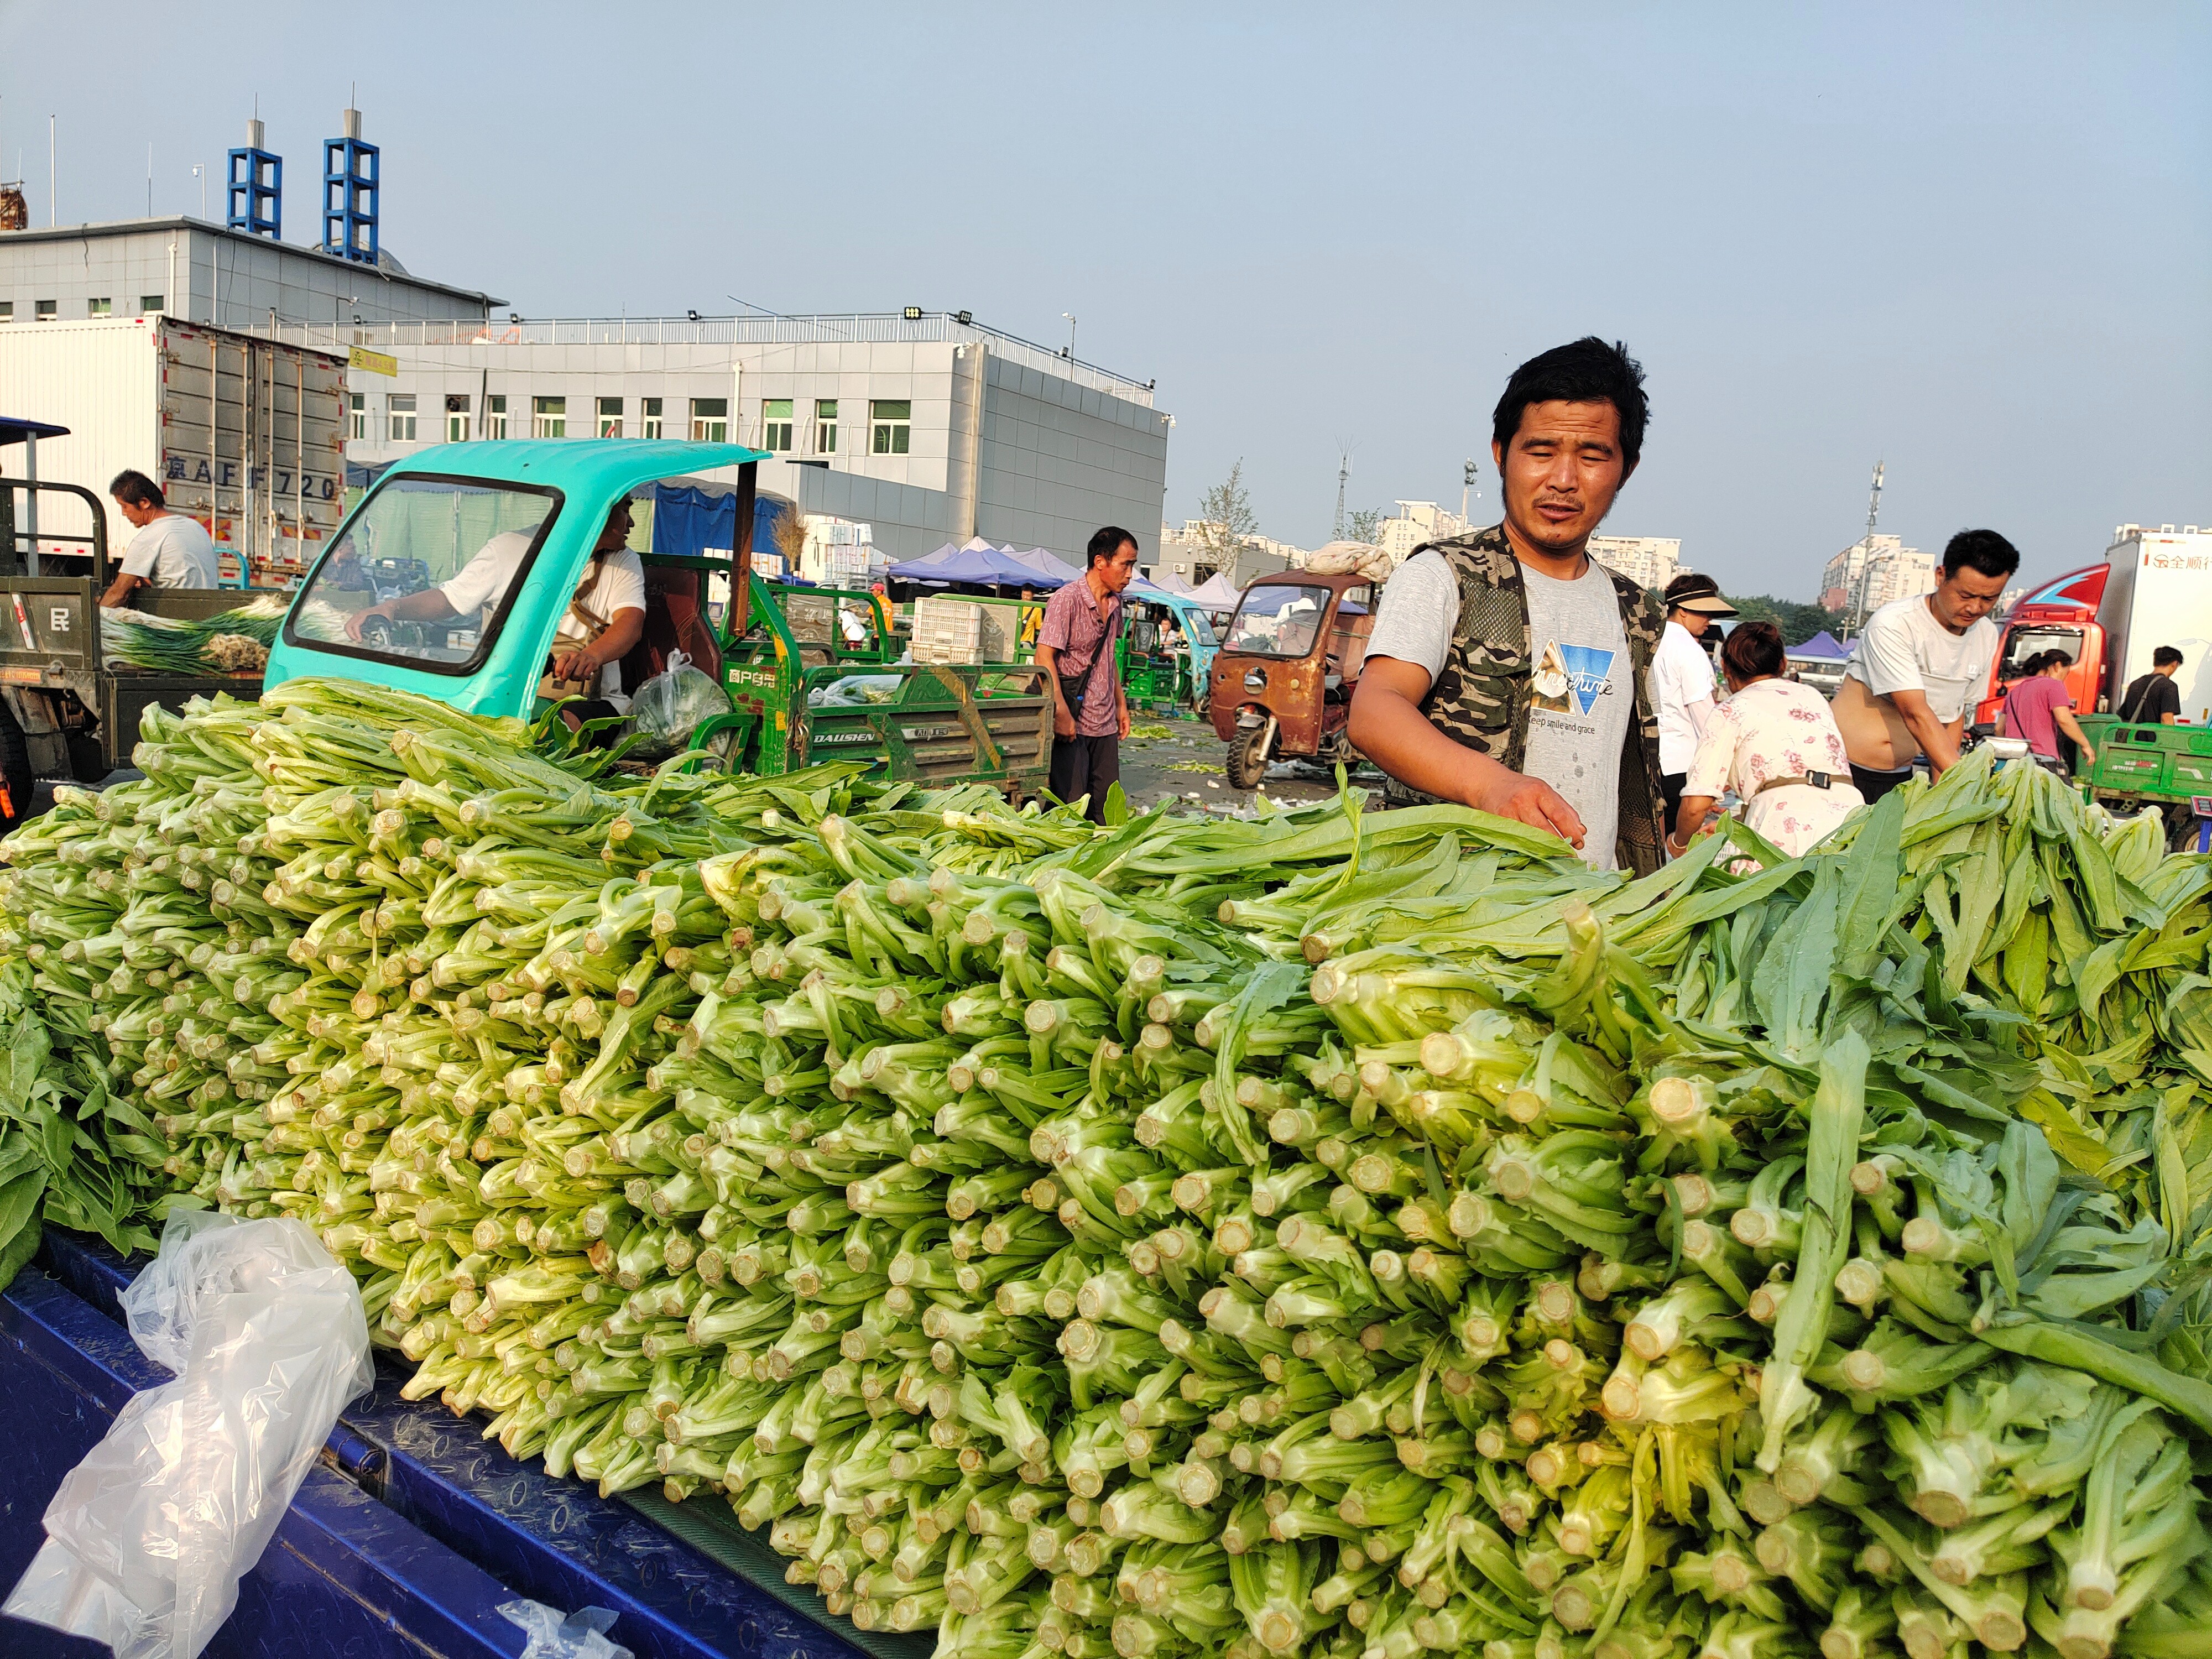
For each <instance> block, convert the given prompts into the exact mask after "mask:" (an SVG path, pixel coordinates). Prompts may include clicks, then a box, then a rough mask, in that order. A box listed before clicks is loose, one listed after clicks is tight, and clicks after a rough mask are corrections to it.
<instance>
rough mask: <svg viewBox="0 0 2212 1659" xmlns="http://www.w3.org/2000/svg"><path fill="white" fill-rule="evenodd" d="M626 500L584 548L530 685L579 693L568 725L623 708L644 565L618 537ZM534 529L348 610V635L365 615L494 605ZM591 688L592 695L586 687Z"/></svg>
mask: <svg viewBox="0 0 2212 1659" xmlns="http://www.w3.org/2000/svg"><path fill="white" fill-rule="evenodd" d="M629 527H630V507H629V501H628V500H627V499H624V500H623V501H617V502H616V503H615V505H614V510H613V511H612V512H611V513H608V514H607V521H606V524H605V526H604V527H603V528H602V529H601V530H600V532H599V540H598V542H597V543H595V544H593V546H592V562H590V563H589V564H587V565H586V566H585V567H584V576H583V580H581V581H580V582H578V583H577V584H576V592H575V596H574V598H573V599H570V600H569V601H568V612H567V614H566V615H564V616H563V617H562V618H561V625H560V626H559V627H558V628H556V629H554V633H553V655H552V657H551V658H550V660H549V661H548V663H547V665H546V676H545V678H544V681H543V682H541V683H540V684H539V686H538V693H539V695H540V696H548V697H571V696H574V697H582V698H584V699H586V700H585V701H583V702H574V703H571V704H569V706H568V708H566V709H565V710H564V711H562V712H563V716H564V718H565V719H566V720H568V724H569V725H570V726H580V725H581V724H582V723H583V722H584V721H586V720H605V719H608V718H610V717H611V716H613V715H616V714H622V713H624V712H625V711H626V710H627V709H628V708H629V698H628V697H626V696H623V687H622V668H621V665H622V659H623V657H625V656H627V655H628V654H629V651H630V648H631V647H634V646H635V645H636V643H637V642H638V641H639V639H640V638H641V637H642V636H643V635H644V632H645V565H644V562H642V561H641V560H640V559H639V557H638V556H637V555H636V554H635V553H633V552H631V551H630V550H629V549H628V548H627V547H625V546H624V545H623V544H624V543H625V542H627V541H628V540H629ZM533 534H534V532H532V531H529V530H509V531H506V532H502V533H501V534H499V535H496V536H495V537H493V538H491V539H490V540H489V541H488V542H486V543H485V544H483V547H482V548H481V549H479V550H477V555H476V556H475V557H474V558H472V559H471V560H470V561H469V562H467V563H466V564H465V565H463V566H462V567H461V568H460V571H459V574H456V575H455V576H454V577H453V580H451V581H448V582H444V583H441V584H440V585H439V586H435V587H426V588H424V589H422V592H418V593H404V594H402V595H400V596H399V597H398V599H386V600H383V601H381V602H380V603H379V604H376V605H370V606H368V608H367V609H366V610H363V611H356V613H355V614H354V615H352V616H351V617H348V618H347V619H346V625H345V627H346V634H347V635H348V637H349V638H352V639H356V640H358V639H359V638H361V637H362V623H364V622H366V621H367V620H368V618H369V617H386V618H389V619H392V620H396V621H400V622H427V623H442V622H450V621H453V620H455V619H457V618H459V617H468V616H471V615H474V614H477V613H479V612H481V611H483V609H484V608H485V607H486V606H487V605H497V604H498V603H499V601H500V599H501V596H502V595H504V594H505V593H506V592H507V587H508V586H509V585H510V584H511V583H512V582H513V580H514V573H515V568H516V567H517V566H519V565H520V563H521V562H522V560H523V556H524V555H526V553H528V552H529V551H530V544H531V542H532V538H533ZM594 693H596V694H597V695H596V696H594V695H593V694H594Z"/></svg>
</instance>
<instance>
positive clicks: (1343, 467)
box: [1329, 444, 1352, 542]
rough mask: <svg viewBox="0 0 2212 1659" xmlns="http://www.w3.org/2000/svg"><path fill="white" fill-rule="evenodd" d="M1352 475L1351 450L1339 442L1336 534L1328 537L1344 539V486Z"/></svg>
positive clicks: (1337, 453) (1333, 539)
mask: <svg viewBox="0 0 2212 1659" xmlns="http://www.w3.org/2000/svg"><path fill="white" fill-rule="evenodd" d="M1351 477H1352V452H1351V451H1350V450H1348V449H1346V448H1345V447H1344V446H1343V445H1341V444H1339V445H1338V446H1337V450H1336V534H1335V535H1334V536H1333V537H1331V538H1329V539H1330V540H1332V541H1339V542H1340V541H1342V540H1343V539H1344V486H1345V484H1346V482H1347V481H1349V480H1350V478H1351Z"/></svg>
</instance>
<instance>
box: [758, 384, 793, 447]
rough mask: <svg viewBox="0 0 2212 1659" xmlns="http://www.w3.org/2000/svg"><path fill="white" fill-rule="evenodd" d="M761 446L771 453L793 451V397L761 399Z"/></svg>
mask: <svg viewBox="0 0 2212 1659" xmlns="http://www.w3.org/2000/svg"><path fill="white" fill-rule="evenodd" d="M760 447H762V448H763V449H765V450H767V451H768V452H769V453H770V454H771V455H788V454H789V453H791V399H790V398H763V399H762V400H761V441H760Z"/></svg>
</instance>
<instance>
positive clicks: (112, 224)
mask: <svg viewBox="0 0 2212 1659" xmlns="http://www.w3.org/2000/svg"><path fill="white" fill-rule="evenodd" d="M149 230H197V231H204V232H205V233H206V234H209V235H210V236H231V237H235V238H237V239H238V240H240V241H242V242H250V243H252V244H253V245H254V246H260V247H269V246H274V247H280V248H282V249H283V250H284V252H287V253H297V254H300V255H302V256H303V257H305V258H310V259H324V260H327V261H328V262H329V263H331V264H334V265H337V266H340V267H342V268H343V269H345V270H356V271H358V270H375V271H376V275H378V276H382V277H384V278H385V279H386V281H388V282H395V283H414V284H415V286H416V287H417V288H429V289H437V290H438V291H439V292H440V293H441V294H453V295H459V296H460V297H461V298H462V299H465V300H474V301H477V302H479V303H480V304H482V305H483V307H485V308H486V309H487V310H489V308H491V307H494V306H503V305H507V304H508V303H510V302H509V301H506V300H502V299H500V298H498V297H496V296H495V295H489V294H486V293H484V292H483V291H482V290H481V289H473V288H461V287H459V286H457V285H456V284H454V283H441V282H439V281H437V280H436V279H435V277H429V276H416V275H415V273H414V272H412V271H391V270H378V269H377V268H376V267H374V266H367V265H364V264H363V263H362V261H361V260H358V259H342V258H339V257H338V256H337V254H335V253H325V252H323V251H322V249H320V248H319V247H314V246H310V245H308V244H307V243H305V242H274V243H272V242H271V241H270V240H269V238H267V237H266V236H254V235H250V234H247V233H246V232H245V231H242V230H233V229H232V228H230V227H229V226H228V225H222V224H217V223H216V222H214V221H213V220H211V219H199V218H195V217H194V216H191V214H188V213H170V214H161V215H159V216H156V217H154V218H151V219H100V220H88V221H87V222H84V223H82V224H78V225H30V226H27V227H25V228H23V229H21V230H0V247H4V246H6V245H7V244H8V243H9V242H10V241H15V240H22V241H41V242H52V241H90V240H94V239H95V238H102V237H110V236H129V235H133V234H138V233H140V232H143V231H149Z"/></svg>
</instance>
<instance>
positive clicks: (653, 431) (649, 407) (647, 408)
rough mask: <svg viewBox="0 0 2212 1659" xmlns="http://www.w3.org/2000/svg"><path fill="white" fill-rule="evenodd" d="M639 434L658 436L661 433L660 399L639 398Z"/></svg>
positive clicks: (642, 436)
mask: <svg viewBox="0 0 2212 1659" xmlns="http://www.w3.org/2000/svg"><path fill="white" fill-rule="evenodd" d="M637 423H638V428H639V429H638V436H639V437H641V438H658V437H659V435H660V399H659V398H639V399H638V400H637Z"/></svg>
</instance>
